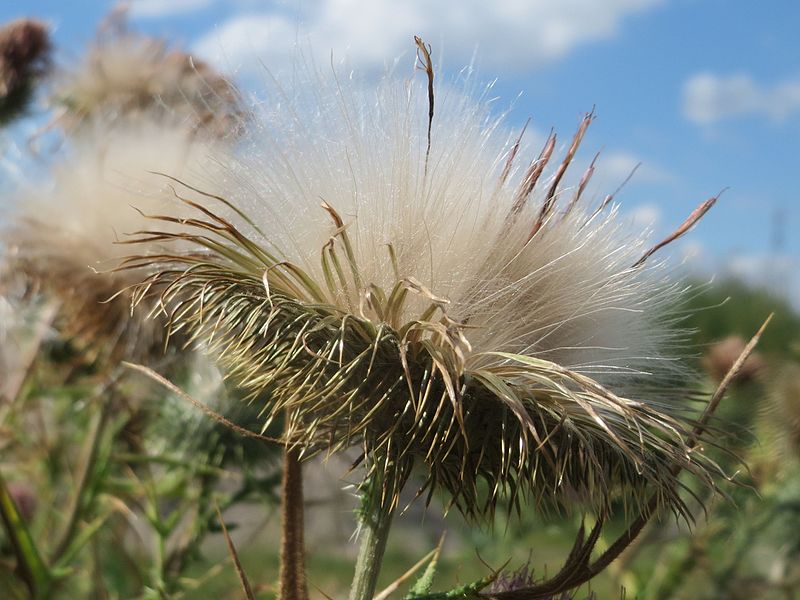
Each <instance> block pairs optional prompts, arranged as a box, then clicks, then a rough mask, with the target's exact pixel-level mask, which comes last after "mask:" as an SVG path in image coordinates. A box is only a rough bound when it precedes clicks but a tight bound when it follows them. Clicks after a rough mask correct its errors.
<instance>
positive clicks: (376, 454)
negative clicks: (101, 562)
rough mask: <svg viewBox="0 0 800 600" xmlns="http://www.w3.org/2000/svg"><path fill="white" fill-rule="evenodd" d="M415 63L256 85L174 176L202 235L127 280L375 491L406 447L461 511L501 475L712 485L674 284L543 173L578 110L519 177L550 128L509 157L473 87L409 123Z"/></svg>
mask: <svg viewBox="0 0 800 600" xmlns="http://www.w3.org/2000/svg"><path fill="white" fill-rule="evenodd" d="M429 83H430V80H428V81H427V82H420V81H419V80H416V81H412V82H411V83H409V82H407V81H399V80H395V79H392V78H391V77H388V78H387V79H386V80H384V81H383V82H381V84H380V85H379V86H378V88H377V90H374V91H365V90H364V89H362V88H358V87H357V86H353V85H352V84H350V86H351V87H348V85H345V84H343V83H342V82H341V81H340V80H339V79H338V78H337V76H336V74H335V73H333V74H331V75H330V76H324V75H320V74H318V73H312V75H311V76H310V77H309V79H308V80H307V81H305V82H303V83H301V84H300V86H299V88H298V89H292V90H281V89H279V90H276V95H275V97H281V98H284V99H286V101H285V102H281V103H280V104H276V105H273V107H272V109H271V110H269V111H267V112H266V113H265V114H263V115H261V125H260V126H258V127H256V126H253V128H252V129H251V131H250V136H249V137H248V138H247V139H246V140H245V143H244V144H243V146H244V148H245V150H244V151H243V152H241V153H240V154H238V155H235V154H234V153H232V152H231V151H226V154H225V156H222V157H219V158H218V159H217V161H218V162H219V163H221V164H223V165H225V168H226V169H227V171H226V176H225V178H224V180H222V181H216V182H214V183H213V188H214V190H215V192H214V193H213V194H210V193H209V192H208V190H209V189H210V188H205V189H204V188H203V187H197V185H196V184H195V185H184V186H182V192H181V195H184V196H186V197H188V198H190V199H191V204H190V207H191V208H192V209H193V210H194V211H195V214H196V219H195V220H193V221H192V222H191V223H189V222H187V223H186V227H185V228H183V230H182V231H181V233H180V234H174V235H173V237H174V238H175V239H176V240H179V241H181V242H186V241H187V240H189V241H191V242H193V243H194V244H195V246H196V247H197V248H198V249H202V250H204V252H203V253H202V254H199V253H194V254H192V255H182V254H181V253H180V252H174V253H173V254H172V255H171V256H164V257H159V258H158V259H157V261H156V264H153V261H152V259H150V258H148V257H132V258H130V259H128V262H127V263H126V264H127V265H128V266H129V267H130V268H136V269H140V268H143V267H150V268H154V269H155V273H154V274H153V275H152V276H151V277H150V278H149V279H148V280H147V281H146V282H145V283H144V284H143V286H142V287H141V288H140V290H139V292H138V293H137V295H136V297H135V298H134V300H135V301H141V300H142V299H144V298H147V297H149V296H150V295H151V294H153V293H154V292H155V291H156V290H157V292H156V293H157V295H158V296H159V300H160V302H162V303H163V304H164V306H165V307H166V308H167V310H168V311H169V312H170V315H171V326H172V327H173V328H174V329H178V330H182V331H186V330H189V331H191V332H192V333H193V335H194V336H195V337H196V338H199V339H202V340H204V341H205V342H208V343H209V344H210V346H211V347H212V348H213V349H214V350H216V351H217V352H218V354H219V356H220V358H221V360H222V361H223V362H224V363H225V365H226V366H227V367H228V368H229V370H230V375H231V377H233V378H234V379H235V380H237V381H238V382H239V383H240V385H242V386H243V387H245V388H246V389H248V390H249V391H250V392H252V394H253V396H254V397H255V396H258V397H260V398H262V399H263V398H269V399H270V401H269V402H268V403H267V404H266V405H265V406H264V414H265V418H266V420H267V422H269V420H270V419H272V418H273V417H274V416H276V415H278V414H282V413H284V412H285V413H286V414H287V415H288V418H289V426H288V430H287V441H288V442H289V443H294V444H298V445H300V446H302V447H303V449H304V451H305V452H306V453H307V454H311V453H313V452H315V451H319V450H323V449H327V450H328V451H334V450H337V449H340V448H344V447H347V446H351V445H354V444H360V445H361V446H362V447H363V450H364V454H365V456H366V458H367V462H368V465H369V466H370V467H371V468H379V469H380V470H381V471H382V472H384V473H391V474H393V475H394V476H393V477H392V478H391V479H390V480H388V481H384V485H385V488H384V494H385V496H386V497H387V498H386V499H388V500H389V501H390V502H394V501H396V494H397V492H398V490H399V489H400V488H401V487H402V484H403V483H404V482H405V478H406V477H407V476H408V475H409V473H410V472H411V471H412V469H413V467H414V466H415V465H416V466H423V467H424V470H425V473H426V479H425V483H424V484H423V486H422V488H421V489H420V493H422V492H424V491H428V492H429V494H430V493H432V492H433V490H434V489H436V488H440V487H442V488H445V489H446V490H447V491H448V493H449V494H450V497H451V498H452V502H453V503H454V504H455V505H456V506H458V508H459V509H461V510H462V511H463V512H464V513H466V514H467V515H470V516H474V517H483V516H486V515H487V514H490V513H491V512H492V510H493V509H494V507H495V504H496V502H497V500H498V498H500V497H502V496H505V497H506V498H507V499H508V500H509V502H510V503H511V505H512V506H516V507H517V508H519V506H520V501H521V500H522V499H523V498H524V499H525V500H527V501H530V502H532V503H534V504H536V505H537V506H539V507H540V508H542V509H546V508H548V507H551V508H552V507H558V508H564V507H575V506H583V507H587V506H588V507H591V508H593V509H596V510H598V511H601V512H602V511H607V510H609V509H610V506H611V503H612V502H614V501H615V500H617V499H619V498H622V499H624V504H625V506H626V507H627V508H628V509H632V510H638V509H642V508H643V507H645V506H649V504H648V501H649V498H650V496H651V494H655V498H656V504H657V505H658V506H660V507H669V508H672V509H673V510H675V511H676V512H678V513H682V514H685V513H686V507H685V505H684V504H683V501H682V500H681V498H680V496H679V495H678V489H679V482H678V481H677V478H676V473H677V471H678V470H680V469H681V468H683V469H686V470H688V471H690V472H692V473H694V474H695V475H697V476H698V477H699V478H701V479H702V480H703V481H704V482H705V483H706V484H709V485H712V482H711V477H710V473H709V471H710V470H711V469H713V464H712V463H710V461H708V460H707V459H706V458H705V457H704V455H703V454H702V452H699V451H693V452H690V451H689V448H688V447H687V445H686V443H685V441H684V440H685V439H686V437H687V435H688V425H687V422H686V421H685V420H684V419H683V417H682V416H681V414H682V409H681V405H680V402H679V398H674V397H673V398H669V402H670V403H669V404H667V403H666V402H667V401H668V399H667V396H669V393H668V392H669V390H668V389H667V388H666V387H665V386H664V381H665V379H672V380H675V379H680V377H681V376H682V373H683V371H682V369H681V367H680V366H676V364H677V363H676V362H675V361H674V359H673V356H672V354H671V352H672V350H673V349H672V348H671V347H670V345H671V344H674V343H676V341H677V339H678V338H677V337H676V335H677V334H675V333H674V329H673V328H672V327H671V323H670V318H669V316H668V313H667V308H668V307H669V305H670V304H671V303H672V302H673V301H674V300H675V298H676V297H677V296H678V294H679V288H678V287H676V286H675V285H672V284H670V283H669V282H668V281H666V280H665V277H666V273H665V269H664V265H663V264H661V263H654V262H652V261H648V260H643V259H642V257H650V255H651V254H652V251H651V250H647V246H646V245H645V244H646V241H645V239H644V238H643V237H642V236H641V235H639V234H637V233H636V232H634V233H630V232H628V231H627V230H626V225H627V223H626V222H625V220H624V219H621V218H620V216H619V215H618V214H617V210H616V208H615V207H614V206H613V205H611V204H609V203H608V202H605V203H603V205H602V206H601V208H600V209H597V210H593V209H592V208H591V207H586V206H584V205H583V204H582V202H581V200H580V197H579V194H571V193H570V194H564V193H563V189H562V187H561V186H562V183H561V182H562V181H563V180H562V177H563V175H564V172H565V171H566V169H567V166H568V165H569V163H570V161H571V158H572V156H573V155H574V153H575V151H576V150H577V146H578V144H579V142H580V139H581V138H582V136H583V133H584V131H585V129H586V126H588V123H589V122H590V121H591V119H592V118H593V115H591V114H589V115H587V116H586V118H585V119H584V121H583V122H582V123H581V124H580V126H579V129H578V133H577V134H576V136H575V138H574V140H573V143H572V146H571V147H570V148H569V149H568V150H567V153H566V156H565V158H563V159H562V162H561V165H560V166H559V167H557V168H556V170H555V173H554V174H553V175H552V176H551V177H550V179H549V181H547V183H546V185H545V187H544V190H543V191H541V192H540V190H539V187H538V186H537V185H536V183H537V180H539V179H540V178H542V179H544V178H545V175H546V173H547V171H546V168H545V165H546V162H547V160H548V159H549V158H550V157H551V156H553V155H555V154H556V153H555V141H554V138H552V139H551V140H549V141H548V142H547V144H546V145H545V149H544V150H543V151H542V153H541V154H540V155H539V158H538V159H535V160H533V161H532V162H531V163H530V166H526V165H522V166H521V167H517V166H516V165H515V164H513V161H514V160H515V158H516V157H517V156H519V155H521V154H523V152H524V151H525V149H524V148H523V149H520V145H519V143H518V135H517V134H515V133H514V132H510V131H507V130H505V129H504V127H503V124H502V122H501V119H497V118H494V117H492V116H491V115H490V112H489V107H488V105H487V104H486V103H484V102H476V101H475V100H473V99H471V98H470V97H469V96H468V95H462V94H459V93H457V92H455V91H453V90H449V91H448V93H447V94H444V95H443V96H442V97H437V98H436V113H435V115H436V116H435V119H434V120H433V122H432V123H431V121H430V118H431V117H430V116H431V114H432V111H431V110H430V108H431V98H430V86H429ZM303 85H305V86H306V87H305V89H303V87H302V86H303ZM278 94H280V95H278ZM429 140H430V145H429V143H428V142H429ZM576 196H577V197H576ZM696 220H697V219H696V218H695V219H694V220H692V221H691V222H688V221H687V223H686V224H684V226H682V230H680V231H678V232H676V233H675V234H673V236H671V238H670V239H674V238H675V237H677V236H678V235H680V234H681V233H683V231H685V230H687V229H688V228H689V227H691V226H692V225H694V222H695V221H696ZM151 238H152V236H147V235H145V236H143V237H142V240H143V241H147V240H149V239H151ZM162 239H163V238H162ZM661 245H663V244H660V245H659V246H658V247H660V246H661ZM671 389H672V390H674V387H672V388H671ZM679 393H680V392H674V394H675V395H676V396H677V395H678V394H679ZM429 497H430V496H429Z"/></svg>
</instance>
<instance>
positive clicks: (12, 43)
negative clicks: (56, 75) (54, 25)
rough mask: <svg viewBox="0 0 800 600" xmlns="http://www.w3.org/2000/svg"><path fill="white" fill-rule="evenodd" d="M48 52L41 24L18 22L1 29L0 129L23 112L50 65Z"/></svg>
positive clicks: (28, 21) (30, 20)
mask: <svg viewBox="0 0 800 600" xmlns="http://www.w3.org/2000/svg"><path fill="white" fill-rule="evenodd" d="M50 52H51V45H50V36H49V33H48V30H47V26H46V25H45V24H44V23H41V22H39V21H35V20H33V19H20V20H18V21H12V22H11V23H8V24H6V25H4V26H3V27H0V127H1V126H4V125H6V124H7V123H9V122H10V121H12V120H14V119H15V118H18V117H19V116H21V115H22V114H23V113H24V112H25V109H26V108H27V106H28V103H29V102H30V99H31V97H32V96H33V90H34V86H35V82H36V80H38V79H40V78H41V77H42V76H43V75H44V74H45V73H46V71H47V70H48V67H49V66H50Z"/></svg>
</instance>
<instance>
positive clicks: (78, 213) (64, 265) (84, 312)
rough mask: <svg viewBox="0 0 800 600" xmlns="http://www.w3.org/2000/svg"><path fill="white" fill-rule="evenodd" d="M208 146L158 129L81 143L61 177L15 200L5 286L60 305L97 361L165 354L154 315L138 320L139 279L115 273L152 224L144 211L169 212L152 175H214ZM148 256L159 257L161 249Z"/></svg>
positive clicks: (69, 332) (62, 318) (60, 169)
mask: <svg viewBox="0 0 800 600" xmlns="http://www.w3.org/2000/svg"><path fill="white" fill-rule="evenodd" d="M205 147H206V146H204V145H203V144H201V143H200V142H199V141H198V140H197V139H192V138H191V136H189V135H188V134H187V133H186V132H185V131H183V130H181V129H168V128H164V127H162V126H156V125H152V124H151V125H149V126H146V125H144V124H141V125H139V126H137V127H135V128H134V127H121V128H119V129H116V130H112V131H103V132H100V131H98V132H96V134H93V135H87V136H85V137H83V138H81V139H80V140H77V141H76V143H75V145H74V147H72V148H71V149H70V152H69V153H68V155H67V156H66V157H65V158H64V160H63V161H62V162H61V163H60V164H57V165H56V166H55V167H54V168H53V175H52V181H49V182H47V183H44V184H42V183H36V184H31V185H30V186H29V187H28V188H27V189H23V190H20V191H18V192H17V194H16V196H14V197H13V198H12V204H11V206H10V208H9V211H8V215H7V218H6V219H5V222H4V223H3V226H2V237H3V242H4V245H5V252H4V255H3V264H2V268H0V275H2V278H0V285H2V286H4V287H6V288H8V287H9V286H11V285H14V284H16V285H20V284H21V285H22V286H25V287H27V290H28V292H33V293H41V294H43V295H44V296H46V297H47V298H49V299H51V300H55V301H56V303H57V304H58V306H59V311H58V312H59V319H58V324H59V327H60V329H61V330H62V332H63V333H64V335H66V336H68V337H70V338H73V339H75V340H76V341H78V342H79V345H80V346H81V347H82V348H83V349H84V350H85V351H86V352H87V354H88V357H89V358H90V359H94V358H97V357H98V356H102V357H106V358H112V359H114V360H118V359H119V358H122V357H126V358H128V359H131V360H137V359H143V358H144V357H146V356H149V355H151V354H152V353H158V354H159V355H160V354H161V353H162V352H163V349H162V347H163V338H164V336H163V331H162V327H161V325H160V324H159V323H157V322H154V321H147V320H145V319H143V317H144V314H142V315H140V316H141V317H142V318H133V319H132V318H131V315H130V295H129V292H128V291H125V290H124V288H126V287H127V286H128V285H130V284H132V283H134V282H135V281H136V280H137V276H136V275H135V274H133V273H110V271H112V270H113V267H114V266H115V265H116V263H117V261H118V259H119V257H121V256H124V255H125V254H126V252H127V251H126V249H125V246H120V245H119V244H118V242H120V241H124V240H125V239H126V235H125V234H126V233H130V232H133V231H136V230H138V229H141V228H143V226H144V225H145V224H146V223H148V221H147V219H146V218H145V217H144V216H143V215H142V214H141V213H139V212H137V209H136V208H134V206H136V207H138V209H139V210H141V211H149V212H151V213H162V212H165V211H166V210H168V209H167V208H166V206H167V205H169V203H170V198H169V196H168V194H162V193H161V189H162V186H163V180H162V179H161V178H158V177H157V176H155V175H153V174H151V173H149V171H152V170H153V169H156V168H167V169H169V170H170V171H171V172H176V173H182V174H184V175H185V176H189V174H190V173H191V172H192V171H193V170H194V169H196V170H198V171H207V170H208V168H210V167H201V166H200V165H201V163H202V157H203V156H204V151H203V149H204V148H205ZM171 210H173V212H174V207H173V208H172V209H171ZM147 251H148V252H154V253H155V252H158V245H157V244H151V245H149V246H148V248H147ZM121 289H122V290H123V292H122V293H121V294H120V295H119V296H116V295H117V293H118V292H119V291H120V290H121ZM17 295H19V294H17ZM115 296H116V297H115Z"/></svg>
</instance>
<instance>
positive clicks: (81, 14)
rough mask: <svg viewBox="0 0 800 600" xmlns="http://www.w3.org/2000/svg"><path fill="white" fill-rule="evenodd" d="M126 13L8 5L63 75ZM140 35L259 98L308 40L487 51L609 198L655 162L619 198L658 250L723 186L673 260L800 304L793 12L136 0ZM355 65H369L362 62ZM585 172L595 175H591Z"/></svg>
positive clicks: (798, 10) (742, 5)
mask: <svg viewBox="0 0 800 600" xmlns="http://www.w3.org/2000/svg"><path fill="white" fill-rule="evenodd" d="M112 5H113V3H112V2H105V1H101V0H75V1H74V2H69V3H64V2H61V1H54V0H29V1H27V2H24V3H22V2H3V3H0V21H7V20H9V19H12V18H15V17H19V16H38V17H40V18H43V19H45V20H47V21H48V22H50V23H51V24H52V25H53V26H54V27H55V40H56V44H57V46H58V49H59V51H60V53H59V57H60V60H61V61H62V62H68V61H69V60H74V59H77V58H78V57H79V56H80V55H81V52H82V50H83V48H85V47H86V45H87V44H89V43H90V42H91V40H92V38H93V36H94V32H95V28H96V25H97V23H98V22H99V21H100V19H101V18H102V17H103V15H104V14H106V13H107V11H108V10H109V9H110V8H111V7H112ZM131 21H132V25H133V26H134V27H135V28H137V29H139V30H142V31H145V32H149V33H153V34H158V35H163V36H166V37H168V38H169V39H172V40H174V42H175V44H176V45H180V46H184V47H189V48H191V49H192V50H193V51H195V52H196V53H197V54H198V56H199V57H200V58H206V59H208V60H211V61H212V62H214V63H215V64H217V65H218V66H219V67H220V68H222V69H223V70H225V71H227V72H230V71H235V72H236V74H237V77H238V78H239V80H240V81H243V82H244V83H245V85H246V86H247V87H249V88H251V89H253V90H255V91H256V92H257V86H258V84H257V83H256V82H257V79H258V77H257V68H258V66H257V65H258V63H257V61H255V60H254V58H253V57H254V56H258V57H260V58H262V59H263V60H264V62H265V63H267V64H275V63H276V62H280V61H281V60H283V59H285V58H286V57H287V56H288V55H289V52H290V51H291V45H292V44H293V43H294V41H295V40H296V39H297V37H298V36H299V37H300V38H301V39H303V40H304V41H306V40H307V41H308V42H309V43H310V44H311V45H312V46H313V48H314V50H315V51H318V52H320V54H321V56H327V55H328V54H329V53H330V51H331V49H333V50H334V52H335V53H337V54H338V55H344V54H346V53H348V52H349V53H350V54H351V60H352V62H353V64H354V66H355V67H356V68H361V69H364V70H367V71H369V70H377V69H379V68H381V66H382V65H383V64H384V63H385V62H386V61H391V60H392V59H393V58H395V57H396V56H398V55H399V54H401V53H403V52H405V53H406V54H408V55H410V52H411V36H412V35H414V34H421V35H423V37H425V38H426V39H427V40H429V41H430V42H432V43H433V46H434V52H435V53H436V54H437V55H438V56H443V57H444V58H443V62H444V69H445V76H447V74H448V73H450V74H454V73H455V72H456V71H457V70H458V69H459V68H460V67H462V66H464V65H465V64H467V63H469V62H470V60H471V59H472V56H473V53H474V52H475V51H476V49H477V54H476V56H477V63H478V65H479V71H478V72H479V74H478V77H479V79H481V80H483V81H487V82H488V81H490V80H492V79H494V78H497V79H498V81H497V84H496V85H495V91H496V92H497V95H499V96H501V98H502V99H503V102H501V103H500V105H501V106H507V105H508V104H509V103H511V102H512V101H513V100H514V98H516V97H517V95H518V94H520V93H521V94H522V95H521V97H520V99H519V100H517V101H516V102H515V104H514V110H513V112H512V114H511V116H510V121H511V124H512V125H515V126H519V125H521V124H522V123H524V121H525V120H526V119H527V118H528V117H532V119H533V121H532V127H533V128H534V131H535V132H539V133H542V132H546V131H547V130H549V128H550V127H551V126H552V127H555V128H556V130H557V131H558V132H559V133H560V134H561V139H562V140H563V141H564V142H566V141H567V140H568V138H569V137H570V136H571V134H572V132H573V130H574V129H575V127H576V125H577V123H578V119H579V117H580V115H581V114H582V112H584V111H587V110H589V109H591V108H592V106H596V109H597V114H598V118H597V119H596V121H595V122H594V124H593V126H592V127H591V128H590V132H589V134H588V135H587V137H586V139H585V141H584V144H583V149H582V153H583V160H584V161H585V162H588V160H590V159H591V157H592V156H593V154H594V153H595V152H596V151H597V150H600V149H602V150H603V153H602V155H601V158H600V160H599V161H598V172H597V174H596V176H595V180H596V184H595V187H594V191H595V193H596V194H598V195H602V194H604V193H606V192H609V191H612V190H613V188H615V187H616V185H617V184H618V183H619V182H621V181H622V180H623V179H624V178H625V176H626V175H627V173H628V171H629V170H630V169H631V168H632V167H633V166H634V165H635V164H636V163H637V162H640V161H641V162H642V163H643V167H642V168H641V169H640V170H639V172H638V173H637V175H636V176H635V177H634V179H633V180H632V182H631V183H630V184H629V185H628V186H627V187H626V188H625V189H624V191H623V193H622V194H621V195H620V196H619V199H620V201H621V202H622V203H623V206H624V207H625V208H626V210H627V211H628V213H629V214H630V215H631V217H632V218H634V219H637V220H638V221H641V222H652V223H653V226H654V228H655V230H656V235H665V234H666V233H668V232H669V231H670V230H672V229H674V228H675V227H676V226H677V225H678V224H679V223H680V222H681V221H682V220H683V219H684V218H685V216H686V215H687V214H688V213H689V212H691V210H692V209H693V208H694V207H695V206H696V205H697V204H699V203H700V202H701V201H702V200H705V199H706V198H708V197H709V196H712V195H714V194H716V193H717V192H718V191H719V190H721V189H722V188H725V187H727V188H729V189H728V190H727V191H726V192H725V193H724V195H723V196H722V198H721V200H720V202H719V203H718V204H717V206H716V207H715V208H714V209H713V210H712V211H711V212H710V213H709V214H708V215H707V216H706V218H705V219H704V220H703V221H701V223H700V224H699V225H698V227H697V228H696V229H695V230H694V231H692V232H691V233H690V234H689V235H687V236H686V237H685V238H684V239H683V241H682V242H680V243H679V244H678V246H677V247H676V248H675V249H673V252H674V253H675V255H676V256H677V257H678V258H680V257H681V256H682V255H686V256H689V257H691V258H689V259H687V260H688V262H689V264H693V265H694V268H696V269H698V270H699V271H700V272H702V273H709V274H710V273H717V274H723V275H724V274H726V273H734V274H737V275H740V276H743V277H746V278H748V279H750V280H751V281H756V282H761V283H767V284H771V285H774V286H776V287H777V288H778V289H779V291H782V292H783V293H787V294H789V295H790V296H791V298H792V301H793V302H794V303H795V305H798V306H800V235H798V234H797V233H796V230H797V229H798V228H800V206H798V200H797V199H796V198H795V195H796V193H795V190H796V189H797V183H796V180H797V173H798V172H800V135H799V134H800V43H798V41H797V26H798V24H800V3H798V2H793V1H792V0H764V1H762V2H753V1H751V0H673V1H669V0H604V1H602V2H601V1H598V0H497V1H495V2H486V1H480V2H478V1H477V0H462V1H460V2H447V3H444V2H438V3H437V2H433V1H432V0H426V1H425V2H423V1H422V0H408V1H406V2H399V1H396V0H395V1H392V0H370V1H369V2H357V1H356V0H302V1H288V2H266V1H258V0H134V1H133V2H132V3H131ZM352 55H355V56H356V57H357V58H354V59H353V58H352ZM585 162H584V164H585Z"/></svg>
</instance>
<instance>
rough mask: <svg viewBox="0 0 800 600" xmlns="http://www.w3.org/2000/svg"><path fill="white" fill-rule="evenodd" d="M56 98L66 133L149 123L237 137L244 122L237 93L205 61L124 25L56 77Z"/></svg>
mask: <svg viewBox="0 0 800 600" xmlns="http://www.w3.org/2000/svg"><path fill="white" fill-rule="evenodd" d="M53 100H54V102H55V104H56V105H57V106H60V107H61V108H62V109H63V116H62V118H61V120H60V123H61V125H63V126H64V127H65V128H66V129H67V130H68V131H75V130H78V129H81V128H83V127H84V126H85V124H86V123H87V122H88V123H90V124H91V123H92V122H96V121H100V122H102V123H108V122H116V121H118V120H128V121H131V122H134V123H136V122H140V123H146V122H148V121H151V120H159V121H165V122H167V123H171V124H172V125H176V124H178V125H182V126H184V127H186V128H187V129H188V130H195V129H201V130H203V131H204V132H206V133H211V134H212V135H215V136H217V137H220V138H229V137H235V136H236V135H237V133H238V131H239V130H240V128H241V126H242V124H243V122H244V121H245V120H246V115H245V111H244V109H243V104H242V101H241V97H240V95H239V92H238V90H237V89H236V87H235V86H234V85H233V84H232V83H231V82H230V81H229V80H228V79H226V78H225V77H223V76H222V75H221V74H220V73H217V72H216V71H215V70H214V69H212V68H211V67H210V66H209V65H208V64H206V63H205V62H203V61H201V60H198V59H195V58H194V57H192V56H191V55H189V54H187V53H185V52H182V51H179V50H172V49H170V48H169V47H168V45H167V44H166V42H165V41H163V40H160V39H157V38H151V37H147V36H144V35H140V34H136V33H133V32H131V31H129V30H127V29H126V28H125V27H124V22H123V23H122V24H119V23H118V24H117V25H115V26H114V27H113V28H112V29H111V30H110V31H106V32H104V34H103V35H100V36H98V39H97V41H96V42H95V45H94V46H93V47H91V48H90V49H89V51H88V53H87V55H86V56H85V57H84V59H83V61H82V62H81V63H80V64H78V65H76V66H74V67H72V68H68V69H65V70H64V71H63V72H61V73H60V74H59V75H58V77H57V81H56V84H55V87H54V91H53Z"/></svg>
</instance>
